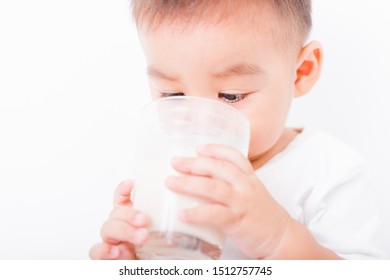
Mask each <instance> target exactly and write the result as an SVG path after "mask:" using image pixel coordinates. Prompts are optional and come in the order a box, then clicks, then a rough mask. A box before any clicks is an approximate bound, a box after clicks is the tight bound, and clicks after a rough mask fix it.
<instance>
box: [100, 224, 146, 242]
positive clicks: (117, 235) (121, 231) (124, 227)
mask: <svg viewBox="0 0 390 280" xmlns="http://www.w3.org/2000/svg"><path fill="white" fill-rule="evenodd" d="M100 234H101V236H102V239H103V241H104V242H106V243H110V244H112V245H117V244H119V243H120V242H130V243H133V244H143V243H144V242H145V241H146V240H147V238H148V231H147V230H146V229H145V228H134V227H133V226H131V225H129V224H128V223H126V222H124V221H121V220H113V219H110V220H107V221H106V222H105V223H104V224H103V226H102V229H101V232H100Z"/></svg>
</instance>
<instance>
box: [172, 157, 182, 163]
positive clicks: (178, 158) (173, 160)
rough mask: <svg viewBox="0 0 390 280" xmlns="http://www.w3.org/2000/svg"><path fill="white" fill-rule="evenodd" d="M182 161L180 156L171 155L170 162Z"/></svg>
mask: <svg viewBox="0 0 390 280" xmlns="http://www.w3.org/2000/svg"><path fill="white" fill-rule="evenodd" d="M181 161H182V158H181V157H173V158H172V159H171V163H172V164H178V163H180V162H181Z"/></svg>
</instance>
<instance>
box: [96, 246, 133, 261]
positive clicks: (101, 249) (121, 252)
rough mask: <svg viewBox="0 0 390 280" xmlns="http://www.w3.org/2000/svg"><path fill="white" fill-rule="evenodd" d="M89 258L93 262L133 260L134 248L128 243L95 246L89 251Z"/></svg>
mask: <svg viewBox="0 0 390 280" xmlns="http://www.w3.org/2000/svg"><path fill="white" fill-rule="evenodd" d="M89 256H90V258H91V259H94V260H133V259H135V255H134V247H133V246H131V245H130V244H128V243H120V244H118V245H111V244H108V243H98V244H95V245H94V246H93V247H92V248H91V250H90V251H89Z"/></svg>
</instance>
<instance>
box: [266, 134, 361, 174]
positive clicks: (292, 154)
mask: <svg viewBox="0 0 390 280" xmlns="http://www.w3.org/2000/svg"><path fill="white" fill-rule="evenodd" d="M272 169H276V170H275V171H277V172H280V171H285V172H286V173H287V174H289V173H293V175H294V174H295V175H297V174H301V175H302V172H304V173H306V174H307V173H311V174H317V176H320V177H324V179H326V178H327V181H328V180H331V179H332V178H333V180H336V178H337V177H343V176H345V175H346V174H347V173H348V174H349V173H351V172H352V173H353V172H357V171H358V170H362V169H365V160H364V158H363V157H362V156H361V155H360V154H358V153H357V152H356V151H355V150H354V149H352V148H351V147H350V146H348V145H347V144H345V143H343V142H342V141H340V140H338V139H336V138H335V137H334V136H332V135H331V134H329V133H326V132H324V131H319V130H315V129H313V128H310V127H307V128H303V129H302V132H301V133H300V134H299V135H298V136H297V137H296V138H295V139H294V141H292V142H291V143H290V145H289V146H288V147H287V148H286V149H285V150H284V151H282V152H281V153H279V154H278V155H276V156H275V157H274V158H273V159H271V160H270V161H269V162H268V163H267V164H266V165H265V166H264V167H263V168H261V169H260V170H258V173H259V174H262V173H268V172H269V171H270V170H272ZM317 179H318V178H317Z"/></svg>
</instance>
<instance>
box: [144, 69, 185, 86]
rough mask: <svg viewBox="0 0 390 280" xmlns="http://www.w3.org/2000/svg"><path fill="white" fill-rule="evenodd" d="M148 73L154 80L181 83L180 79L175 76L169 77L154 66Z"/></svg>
mask: <svg viewBox="0 0 390 280" xmlns="http://www.w3.org/2000/svg"><path fill="white" fill-rule="evenodd" d="M146 72H147V73H148V75H149V76H150V77H153V78H158V79H162V80H168V81H171V82H177V81H179V77H177V76H173V75H169V74H167V73H164V72H163V71H160V70H158V69H156V68H155V67H153V66H149V67H148V69H147V71H146Z"/></svg>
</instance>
